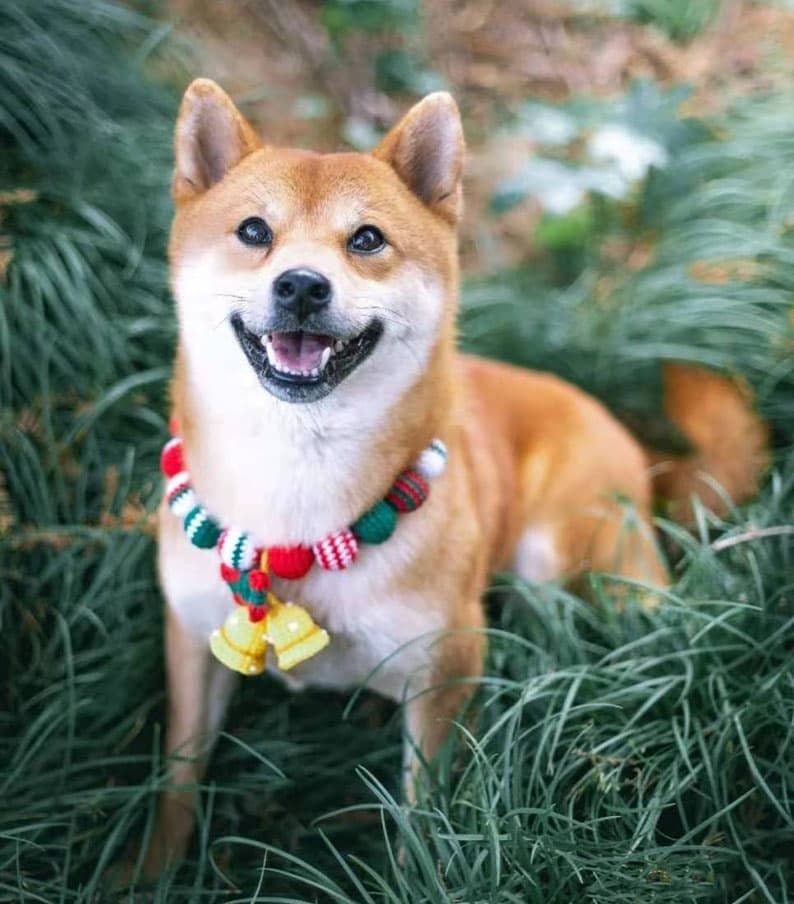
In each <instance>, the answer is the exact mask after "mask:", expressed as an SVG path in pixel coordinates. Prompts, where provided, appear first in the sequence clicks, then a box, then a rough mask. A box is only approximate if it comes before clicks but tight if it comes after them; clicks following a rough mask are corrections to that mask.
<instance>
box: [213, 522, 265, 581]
mask: <svg viewBox="0 0 794 904" xmlns="http://www.w3.org/2000/svg"><path fill="white" fill-rule="evenodd" d="M218 555H219V556H220V557H221V562H224V563H225V564H226V565H228V566H229V567H230V568H238V569H240V570H242V571H247V570H248V569H249V568H253V567H254V565H255V564H256V559H257V550H256V547H255V546H254V542H253V540H252V539H251V537H250V535H249V534H247V533H246V532H245V531H243V530H237V529H236V528H234V527H230V528H228V529H227V530H225V531H224V532H223V533H222V534H221V538H220V541H219V542H218Z"/></svg>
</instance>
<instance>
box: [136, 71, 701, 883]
mask: <svg viewBox="0 0 794 904" xmlns="http://www.w3.org/2000/svg"><path fill="white" fill-rule="evenodd" d="M176 149H177V172H176V176H175V179H174V197H175V200H176V202H177V209H176V216H175V220H174V227H173V232H172V237H171V243H170V260H171V265H172V275H173V287H174V294H175V296H176V298H177V302H178V310H179V319H180V345H179V351H178V354H177V362H176V370H175V376H174V383H173V402H174V412H175V414H176V416H177V418H178V420H179V422H180V424H181V429H182V433H183V437H184V443H185V449H186V455H187V458H188V462H189V465H190V470H191V474H192V477H193V481H194V485H195V487H196V489H197V492H198V495H199V497H200V498H201V499H202V500H203V501H204V502H205V504H206V505H207V506H208V507H209V508H210V510H212V511H213V512H215V513H216V514H217V515H218V516H219V517H220V518H221V519H222V520H223V521H224V522H226V523H232V524H237V525H240V526H241V527H245V528H247V529H249V530H251V531H252V532H254V534H255V535H256V536H257V537H258V539H259V540H260V542H262V543H264V544H272V543H294V542H309V541H312V540H315V539H317V538H319V537H322V536H323V535H324V534H326V533H327V532H329V531H330V530H333V529H336V528H338V527H340V526H342V525H345V524H349V523H351V522H352V521H353V520H355V518H357V517H358V516H359V515H360V514H361V512H362V511H364V510H365V509H367V508H368V507H369V506H371V505H372V504H373V503H374V502H375V501H376V500H377V499H379V498H381V497H382V496H383V495H384V493H385V492H386V490H387V489H388V487H389V486H390V484H391V482H392V481H393V480H394V477H395V476H396V475H397V474H398V473H399V472H400V471H401V470H402V469H403V468H405V467H407V466H408V465H409V464H410V463H411V462H412V461H413V460H414V459H415V458H416V456H417V454H418V453H419V452H420V451H421V450H422V449H423V448H424V447H425V446H426V445H427V443H428V442H429V441H430V440H431V439H432V438H433V437H434V436H438V437H441V438H442V439H443V440H444V441H445V443H446V444H447V447H448V450H449V463H448V467H447V470H446V472H445V473H444V475H443V477H441V478H439V479H438V480H437V481H436V482H435V483H434V485H433V490H432V493H431V496H430V499H429V500H428V502H427V503H426V505H424V506H423V507H422V508H421V509H420V510H419V511H417V512H415V513H413V514H411V515H410V516H407V517H406V518H404V519H401V522H400V526H399V528H398V530H397V532H396V533H395V535H394V536H393V537H392V538H391V539H390V540H389V541H388V542H387V543H385V544H383V545H382V546H380V547H371V548H368V549H366V550H364V552H363V553H362V555H361V556H360V558H359V560H358V561H357V562H356V563H355V565H354V566H353V567H352V568H350V569H348V570H347V571H345V572H343V573H339V574H331V575H328V574H327V573H325V574H323V573H319V572H320V570H319V569H313V570H312V571H311V572H310V573H309V575H308V576H307V577H306V578H305V579H303V580H302V581H300V582H298V583H290V584H285V582H280V581H276V582H275V590H276V593H277V595H279V596H282V597H283V596H286V595H290V596H293V597H294V598H295V599H296V600H299V601H300V602H301V603H302V604H303V605H304V606H306V607H307V608H308V609H309V610H310V611H311V612H312V614H313V615H314V616H315V618H316V620H317V621H318V622H319V623H321V624H325V625H326V626H327V627H328V629H329V631H330V633H331V635H332V643H331V646H330V647H329V648H328V649H327V650H326V651H324V652H323V653H322V654H320V655H319V656H317V657H315V659H314V660H310V661H309V662H307V663H304V664H303V665H301V666H300V667H298V668H297V669H296V670H295V678H296V679H297V681H299V682H302V683H304V684H315V685H319V686H326V687H346V686H350V685H351V684H356V683H358V682H360V681H363V680H365V679H366V678H367V677H369V678H370V683H371V685H372V686H373V687H374V688H375V689H376V690H379V691H380V692H382V693H384V694H387V695H389V696H391V697H393V698H395V699H398V700H399V699H406V700H407V706H406V715H407V726H408V733H409V735H410V736H411V737H412V739H413V740H414V741H415V742H417V743H418V744H419V745H420V746H421V751H422V754H423V756H424V757H427V758H430V757H432V756H433V754H434V753H435V752H436V751H437V750H438V748H439V746H440V745H441V743H442V742H443V740H444V738H445V737H446V734H447V731H448V724H449V720H450V719H452V718H453V717H454V716H455V715H456V714H457V712H458V711H459V709H460V707H461V706H462V705H463V703H464V702H465V700H466V699H467V697H468V695H469V693H470V687H471V679H474V678H476V677H477V676H478V675H479V674H480V672H481V669H482V653H483V646H484V643H483V637H482V633H481V629H482V627H483V612H482V607H481V596H482V593H483V591H484V589H485V587H486V584H487V580H488V575H489V573H490V572H491V571H492V570H493V569H494V568H503V567H509V566H515V567H516V568H517V570H518V571H519V572H520V573H522V574H523V575H524V576H526V577H529V578H533V579H536V580H546V579H550V578H559V579H562V580H570V579H575V578H577V577H578V576H580V575H582V574H583V573H584V572H585V571H588V570H593V569H594V570H600V571H606V572H610V573H613V574H616V575H622V576H625V577H627V578H630V579H636V580H640V581H646V582H650V583H651V584H656V585H664V584H665V583H666V580H667V578H666V572H665V568H664V565H663V563H662V561H661V560H660V558H659V556H658V554H657V552H656V548H655V545H654V542H653V537H652V532H651V528H650V521H649V516H650V506H651V483H650V478H649V472H648V462H647V460H646V457H645V454H644V453H643V451H642V449H641V448H640V446H639V445H638V443H637V442H636V441H635V440H634V439H633V438H632V437H631V436H630V434H629V433H628V432H627V431H626V430H625V429H624V428H623V427H622V426H621V425H620V424H618V422H617V421H616V420H615V419H614V418H613V417H612V416H611V415H610V414H609V413H608V412H607V411H606V409H605V408H604V407H603V406H602V405H601V404H599V403H598V402H596V401H595V400H594V399H592V398H591V397H589V396H588V395H587V394H586V393H584V392H582V391H581V390H579V389H577V388H575V387H573V386H571V385H569V384H566V383H565V382H563V381H562V380H559V379H557V378H556V377H553V376H550V375H548V374H540V373H533V372H529V371H522V370H519V369H517V368H514V367H509V366H507V365H504V364H499V363H496V362H489V361H485V360H481V359H478V358H474V357H467V356H464V355H460V354H459V353H458V352H457V351H456V348H455V345H456V336H455V317H456V310H457V293H458V263H457V243H456V230H455V226H456V222H457V219H458V217H459V215H460V180H461V170H462V162H463V140H462V134H461V130H460V121H459V117H458V114H457V109H456V107H455V105H454V102H453V101H452V99H451V98H450V97H449V96H448V95H443V94H439V95H431V96H430V97H429V98H426V99H425V100H424V101H423V102H421V103H420V104H419V105H417V106H416V107H415V108H414V109H413V110H412V111H411V112H410V113H409V114H408V115H407V116H406V117H405V118H404V119H403V120H402V121H401V122H400V123H398V125H397V126H396V127H395V128H394V129H393V130H392V132H391V133H390V134H389V135H388V136H387V137H386V138H385V139H384V141H383V142H382V144H381V145H380V146H379V147H378V148H377V149H376V150H375V151H374V152H373V154H350V153H348V154H330V155H319V154H313V153H310V152H306V151H296V150H281V149H276V148H272V147H268V146H263V145H261V144H260V142H259V141H258V139H255V137H254V133H253V130H252V129H251V128H250V126H248V124H247V123H245V121H244V120H243V118H242V117H241V116H240V114H239V113H238V112H237V110H236V109H235V108H234V106H233V104H232V103H231V101H230V100H229V99H228V98H227V97H226V95H225V94H223V92H222V91H221V90H220V89H219V88H217V86H215V85H213V84H212V83H210V82H207V81H205V80H200V81H199V82H197V83H194V85H193V86H191V87H190V88H189V89H188V91H187V93H186V96H185V100H184V102H183V106H182V110H181V112H180V116H179V121H178V124H177V138H176ZM252 212H253V213H257V214H260V215H263V216H266V217H267V219H268V222H269V224H270V226H271V228H272V230H273V235H274V239H273V243H272V245H271V246H269V247H267V248H264V247H263V248H254V249H252V248H250V247H244V246H243V245H242V244H241V243H240V242H239V240H238V239H237V238H236V236H235V229H236V227H237V225H238V224H239V223H240V222H241V221H242V220H243V219H244V218H245V217H247V216H250V215H251V214H252ZM362 223H368V224H374V225H375V226H378V227H379V228H381V229H382V231H383V232H384V233H385V235H386V236H387V239H388V244H387V246H386V248H384V249H383V251H382V252H380V253H378V254H376V255H371V256H367V257H356V256H353V255H351V254H350V253H349V252H348V250H347V246H346V242H347V239H348V237H349V236H350V234H351V233H352V231H353V230H354V229H356V228H357V227H358V226H360V225H361V224H362ZM308 263H310V264H311V265H312V266H313V267H315V268H322V269H323V272H324V273H325V275H327V276H328V277H329V278H330V279H331V280H332V281H333V282H334V285H335V286H336V287H337V289H338V292H337V295H338V299H336V298H335V302H334V304H335V305H336V306H337V307H338V312H339V316H340V317H345V318H347V319H348V320H349V322H351V323H358V324H360V325H363V323H364V322H365V321H366V319H367V318H368V317H369V316H370V315H371V312H372V311H373V310H374V311H377V312H379V314H380V315H381V316H383V318H384V323H385V331H384V338H383V339H382V340H381V341H380V343H379V345H378V346H377V347H376V349H375V350H374V351H373V353H372V356H371V358H370V359H368V360H367V361H366V362H365V363H364V364H362V365H361V367H360V369H359V370H358V371H356V372H355V373H354V374H353V375H352V376H350V377H349V378H347V380H346V381H345V382H343V383H341V384H340V385H339V386H337V387H336V388H335V389H334V390H333V391H332V392H331V394H330V395H328V396H327V397H326V398H324V399H322V400H321V401H319V402H315V403H312V404H311V405H307V406H301V405H291V404H289V403H287V402H279V401H276V400H275V399H273V398H271V397H270V396H269V395H268V393H267V392H266V391H265V389H263V388H262V387H261V386H259V384H258V383H257V382H256V380H255V379H254V378H253V377H252V374H251V371H250V368H249V365H248V363H247V361H245V359H244V357H243V353H242V352H241V351H240V349H239V348H238V347H237V346H236V344H235V343H234V341H233V340H232V339H231V338H230V337H231V331H230V330H229V329H228V324H227V323H225V320H226V319H227V318H228V316H229V312H230V311H231V310H233V309H234V306H235V305H238V306H239V307H240V308H241V309H243V310H244V312H245V314H246V316H250V317H251V318H253V317H255V316H259V313H258V312H261V311H263V310H266V309H267V307H268V305H269V304H270V300H269V299H270V295H269V288H270V286H271V284H272V282H273V280H274V279H275V277H276V276H277V275H278V273H280V272H281V271H282V270H283V269H284V268H285V267H290V266H297V265H306V264H308ZM230 295H231V296H232V300H231V301H230V300H229V297H228V296H230ZM208 321H212V322H211V323H210V322H208ZM252 322H253V321H252ZM676 411H678V409H677V408H676ZM687 423H689V421H687ZM274 472H276V473H274ZM627 502H630V503H631V508H630V509H628V508H627V506H626V503H627ZM212 558H213V557H212V556H211V555H209V554H207V553H203V552H200V551H196V550H194V549H193V548H191V547H190V546H189V544H188V542H187V540H186V539H185V538H184V536H183V535H182V534H181V531H180V530H179V527H178V524H175V522H174V519H173V517H172V516H171V515H170V513H169V512H168V511H167V509H166V508H165V507H163V509H162V531H161V537H160V575H161V581H162V585H163V589H164V592H165V595H166V598H167V600H168V603H169V607H170V610H171V612H172V614H171V616H170V617H169V619H168V628H167V631H168V655H169V687H170V692H169V693H170V698H171V700H172V707H171V713H170V720H171V723H172V728H171V730H170V731H169V742H168V746H169V750H173V749H174V748H182V749H186V750H187V751H188V752H191V753H193V754H194V755H195V757H196V759H195V760H194V764H193V765H192V766H191V767H189V768H187V770H186V767H184V765H183V766H179V767H178V771H177V773H176V777H177V778H180V779H183V780H185V779H187V780H189V781H197V780H198V778H199V777H200V775H201V770H202V763H203V762H204V759H205V758H206V752H207V750H208V748H209V745H211V743H212V740H213V738H214V736H215V734H216V733H217V730H218V725H219V723H220V715H219V713H220V712H222V709H223V707H224V705H225V702H226V698H227V697H228V689H227V688H226V686H225V685H224V686H223V687H222V688H221V686H220V685H219V684H218V683H217V682H218V681H219V679H218V678H217V676H216V674H215V673H216V667H215V666H214V665H211V664H210V663H209V659H208V655H209V654H208V652H207V650H206V648H205V647H202V646H201V645H200V644H198V643H196V638H200V637H201V633H202V631H206V628H207V625H208V624H209V623H210V622H211V619H212V617H213V613H214V612H215V611H216V610H217V611H222V610H223V607H225V606H227V605H228V599H227V596H226V594H225V589H224V588H223V587H222V586H221V585H220V584H218V582H217V578H216V577H215V571H214V569H215V564H214V563H213V562H212V561H211V560H212ZM428 632H429V633H433V636H434V641H433V642H432V643H431V642H430V641H426V640H424V639H423V638H424V637H425V636H426V634H427V633H428ZM384 659H385V660H386V664H385V665H384V666H382V667H381V668H377V666H378V663H380V662H381V661H382V660H384ZM290 680H291V679H290ZM466 682H469V683H468V684H467V683H466ZM197 739H202V740H200V741H199V740H197ZM406 749H407V750H408V752H409V754H408V756H407V758H406V768H407V773H408V782H407V794H408V796H409V798H410V796H411V794H412V776H413V775H414V773H415V770H416V768H417V762H418V760H417V758H416V757H414V756H411V755H410V751H411V749H412V747H411V744H409V745H408V746H407V748H406ZM190 801H191V798H190V795H189V794H188V795H187V796H186V793H185V792H184V791H181V792H173V793H171V794H166V795H165V796H164V799H163V802H162V805H161V816H160V821H159V824H158V830H157V832H156V835H155V837H156V838H157V839H158V843H157V845H156V846H155V847H156V848H157V850H151V851H150V853H149V855H148V859H147V861H146V866H147V871H149V872H151V873H154V872H156V871H157V870H158V869H159V868H160V867H161V866H162V863H163V862H164V858H167V857H171V856H174V857H178V856H179V855H180V854H181V852H182V851H183V850H184V846H185V844H186V843H187V837H188V835H189V831H190V824H191V818H190V816H185V813H186V812H189V810H190ZM164 851H165V853H164Z"/></svg>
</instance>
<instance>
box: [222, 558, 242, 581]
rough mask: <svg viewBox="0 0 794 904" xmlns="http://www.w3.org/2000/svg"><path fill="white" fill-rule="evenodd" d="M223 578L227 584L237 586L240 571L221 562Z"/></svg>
mask: <svg viewBox="0 0 794 904" xmlns="http://www.w3.org/2000/svg"><path fill="white" fill-rule="evenodd" d="M221 577H222V578H223V580H224V581H226V583H227V584H236V583H237V581H239V580H240V569H239V568H232V567H231V565H227V564H226V563H225V562H221Z"/></svg>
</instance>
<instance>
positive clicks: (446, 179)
mask: <svg viewBox="0 0 794 904" xmlns="http://www.w3.org/2000/svg"><path fill="white" fill-rule="evenodd" d="M464 153H465V143H464V140H463V127H462V125H461V122H460V112H459V111H458V105H457V104H456V103H455V101H454V100H453V98H452V95H451V94H448V93H447V92H446V91H437V92H435V93H434V94H428V96H427V97H425V98H424V100H421V101H419V103H418V104H416V105H415V106H414V107H412V108H411V109H410V110H409V111H408V113H406V115H405V116H404V117H403V118H402V119H401V120H400V121H399V122H398V123H397V125H396V126H394V128H393V129H392V130H391V131H390V132H389V133H388V135H387V136H386V137H385V138H384V139H383V141H381V143H380V144H379V145H378V146H377V148H375V150H374V151H373V154H374V156H375V157H378V158H379V159H380V160H384V161H385V162H386V163H388V164H390V165H391V166H392V167H393V169H394V170H395V172H396V173H397V175H398V176H399V177H400V178H401V179H402V180H403V182H405V184H406V185H407V186H408V187H409V188H410V189H411V190H412V191H413V192H414V194H416V195H417V196H418V197H419V199H420V200H421V201H423V202H424V203H425V204H426V205H427V206H428V207H430V208H431V209H432V210H434V211H435V212H436V213H438V214H439V215H440V216H442V217H444V219H446V220H448V221H449V222H451V223H455V222H457V220H458V219H459V218H460V215H461V212H462V206H463V204H462V192H461V179H462V176H463V157H464Z"/></svg>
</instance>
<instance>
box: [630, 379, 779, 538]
mask: <svg viewBox="0 0 794 904" xmlns="http://www.w3.org/2000/svg"><path fill="white" fill-rule="evenodd" d="M663 382H664V413H665V415H666V416H667V418H669V420H670V421H672V422H673V423H674V424H675V425H676V426H677V427H678V429H679V430H680V431H681V432H682V433H683V434H684V436H685V437H686V438H687V440H688V441H689V443H690V445H691V447H692V451H690V452H689V453H688V454H686V455H682V456H676V455H671V454H670V453H663V452H659V451H657V450H653V449H649V450H647V451H648V454H649V457H650V460H651V463H652V465H653V471H654V480H653V484H654V490H655V492H656V494H657V495H658V496H659V497H661V498H662V500H663V501H664V503H665V506H666V511H667V514H668V515H669V516H670V517H671V518H674V519H675V520H676V521H680V522H682V523H685V524H686V523H690V522H691V521H692V519H693V497H695V496H697V497H699V498H700V500H701V501H702V502H703V504H704V505H706V507H707V508H710V509H712V510H713V511H715V512H717V513H719V514H724V513H725V511H726V510H727V508H728V503H727V501H726V499H725V495H726V494H727V496H729V497H730V499H731V500H733V502H737V503H738V502H742V501H744V500H745V499H748V498H750V497H751V496H753V495H755V493H756V492H757V491H758V488H759V484H760V481H761V477H762V475H763V473H764V470H765V469H766V467H767V466H768V463H769V427H768V425H767V424H766V423H765V422H764V421H763V420H762V419H761V418H760V417H759V416H758V415H757V414H756V413H755V411H754V410H753V399H752V393H751V392H750V390H749V389H747V388H746V387H744V386H742V385H741V384H740V383H739V382H738V381H736V380H732V379H730V378H729V377H725V376H722V375H720V374H717V373H714V372H713V371H709V370H706V369H705V368H702V367H697V366H694V365H689V364H674V363H666V364H665V365H664V369H663ZM717 485H718V486H719V487H721V488H722V493H721V492H720V491H719V490H718V489H717V488H716V486H717Z"/></svg>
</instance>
